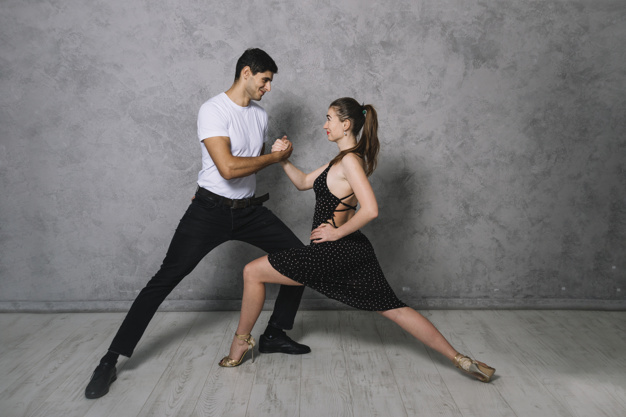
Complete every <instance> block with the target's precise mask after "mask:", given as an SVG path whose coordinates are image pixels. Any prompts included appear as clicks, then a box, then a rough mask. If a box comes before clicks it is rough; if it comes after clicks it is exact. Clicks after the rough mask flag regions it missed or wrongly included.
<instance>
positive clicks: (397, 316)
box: [378, 307, 496, 382]
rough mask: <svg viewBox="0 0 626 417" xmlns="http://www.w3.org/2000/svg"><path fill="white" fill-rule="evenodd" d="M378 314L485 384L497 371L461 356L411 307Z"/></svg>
mask: <svg viewBox="0 0 626 417" xmlns="http://www.w3.org/2000/svg"><path fill="white" fill-rule="evenodd" d="M378 313H379V314H381V315H382V316H384V317H387V318H388V319H390V320H392V321H393V322H395V323H396V324H398V325H399V326H400V327H402V328H403V329H404V330H406V331H407V332H409V333H410V334H411V335H412V336H413V337H415V338H416V339H417V340H419V341H421V342H422V343H424V344H425V345H426V346H428V347H430V348H432V349H434V350H436V351H437V352H439V353H441V354H442V355H443V356H445V357H446V358H448V359H450V360H451V361H452V363H453V364H454V366H456V367H457V368H459V369H461V370H462V371H464V372H466V373H468V374H470V375H472V376H474V377H475V378H478V379H479V380H481V381H483V382H489V381H490V380H491V377H492V376H493V374H494V372H495V371H496V370H495V369H494V368H492V367H490V366H488V365H486V364H484V363H482V362H478V361H475V360H473V359H471V358H468V357H467V356H464V355H461V354H460V353H459V352H457V351H456V349H454V348H453V347H452V345H450V343H449V342H448V341H447V340H446V338H445V337H443V335H442V334H441V333H440V332H439V330H437V328H436V327H435V326H434V325H433V324H432V323H431V322H430V321H429V320H428V319H427V318H426V317H424V316H422V315H421V314H420V313H418V312H417V311H415V310H413V309H412V308H410V307H402V308H396V309H393V310H387V311H379V312H378Z"/></svg>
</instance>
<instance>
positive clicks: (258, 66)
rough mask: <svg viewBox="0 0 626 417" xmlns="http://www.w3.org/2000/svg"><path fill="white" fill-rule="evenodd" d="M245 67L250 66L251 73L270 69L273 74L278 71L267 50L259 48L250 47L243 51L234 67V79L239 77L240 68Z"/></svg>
mask: <svg viewBox="0 0 626 417" xmlns="http://www.w3.org/2000/svg"><path fill="white" fill-rule="evenodd" d="M245 67H250V70H251V71H252V75H254V74H257V73H259V72H265V71H271V72H272V73H274V74H277V73H278V67H277V66H276V63H275V62H274V60H273V59H272V57H271V56H269V55H268V54H267V52H265V51H263V50H262V49H259V48H250V49H247V50H246V52H244V53H243V55H241V56H240V57H239V59H238V60H237V66H236V67H235V81H237V80H238V79H239V76H240V75H241V70H242V69H244V68H245Z"/></svg>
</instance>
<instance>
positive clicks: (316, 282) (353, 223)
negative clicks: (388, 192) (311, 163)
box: [220, 98, 495, 382]
mask: <svg viewBox="0 0 626 417" xmlns="http://www.w3.org/2000/svg"><path fill="white" fill-rule="evenodd" d="M326 119H327V120H326V123H325V124H324V129H325V130H326V134H327V135H328V140H329V141H331V142H334V143H336V144H337V146H338V147H339V154H338V155H337V156H336V157H335V158H334V159H333V160H332V161H331V162H330V163H328V164H326V165H324V166H322V167H320V168H318V169H317V170H315V171H313V172H311V173H309V174H305V173H303V172H302V171H300V170H299V169H298V168H296V167H295V166H294V165H293V164H291V162H289V161H284V162H282V165H283V169H284V170H285V173H286V174H287V176H288V177H289V179H290V180H291V182H293V183H294V185H295V186H296V188H298V190H301V191H302V190H308V189H311V188H313V189H314V191H315V198H316V204H315V214H314V217H313V231H312V232H311V244H310V245H309V246H306V247H304V248H293V249H288V250H286V251H282V252H278V253H273V254H270V255H268V256H264V257H262V258H259V259H257V260H255V261H253V262H251V263H249V264H248V265H246V267H245V268H244V273H243V276H244V291H243V300H242V306H241V317H240V320H239V325H238V327H237V332H236V333H235V338H234V339H233V343H232V345H231V348H230V354H229V356H227V357H225V358H224V359H222V361H221V362H220V366H223V367H233V366H238V365H239V364H241V362H242V360H243V358H244V357H245V355H246V353H247V352H248V350H251V349H252V348H253V347H254V346H255V341H254V339H253V338H252V336H251V335H250V332H251V331H252V328H253V327H254V324H255V323H256V320H257V318H258V317H259V314H260V313H261V310H262V308H263V303H264V301H265V283H275V284H284V285H306V286H309V287H311V288H313V289H315V290H316V291H319V292H321V293H322V294H324V295H326V296H328V297H329V298H333V299H336V300H339V301H341V302H343V303H345V304H347V305H349V306H352V307H355V308H358V309H361V310H369V311H377V312H378V313H379V314H381V315H383V316H384V317H387V318H389V319H391V320H392V321H394V322H395V323H397V324H398V325H400V327H402V328H403V329H404V330H406V331H408V332H409V333H410V334H411V335H413V336H414V337H415V338H417V339H418V340H420V341H421V342H423V343H424V344H426V345H427V346H429V347H430V348H432V349H434V350H436V351H437V352H439V353H441V354H443V355H444V356H446V357H447V358H448V359H450V360H451V361H452V362H453V363H454V365H455V366H456V367H457V368H459V369H461V370H463V371H465V372H466V373H469V374H470V375H473V376H474V377H476V378H478V379H479V380H480V381H483V382H489V381H490V379H491V377H492V375H493V374H494V372H495V369H494V368H491V367H489V366H487V365H485V364H484V363H482V362H478V361H475V360H473V359H470V358H468V357H467V356H464V355H462V354H460V353H459V352H457V351H456V350H455V349H454V348H453V347H452V346H451V345H450V343H448V341H447V340H446V339H445V338H444V337H443V335H442V334H441V333H440V332H439V331H438V330H437V328H436V327H435V326H434V325H433V324H432V323H431V322H430V321H428V319H426V318H425V317H424V316H422V315H421V314H420V313H418V312H417V311H415V310H413V309H412V308H410V307H408V306H407V305H406V304H404V303H403V302H402V301H400V300H399V299H398V298H397V297H396V295H395V294H394V292H393V290H392V289H391V287H390V286H389V284H388V283H387V280H386V279H385V277H384V275H383V273H382V271H381V269H380V265H379V264H378V260H377V259H376V255H375V254H374V250H373V248H372V246H371V244H370V242H369V240H368V239H367V238H366V237H365V235H363V233H361V232H360V230H359V229H361V228H362V227H363V226H365V225H366V224H367V223H369V222H370V221H372V220H373V219H375V218H376V217H377V216H378V205H377V203H376V197H375V196H374V191H373V190H372V187H371V185H370V183H369V181H368V179H367V177H368V176H369V175H371V174H372V172H374V169H375V167H376V158H377V156H378V148H379V142H378V134H377V131H378V118H377V115H376V110H375V109H374V107H372V106H371V105H369V104H368V105H365V106H361V105H360V104H359V103H358V102H357V101H356V100H354V99H352V98H340V99H337V100H335V101H333V102H332V103H331V105H330V108H329V109H328V114H327V115H326ZM361 130H363V132H362V133H361V135H360V136H359V132H361ZM357 138H358V140H357ZM289 145H290V143H289V142H288V141H287V140H286V138H283V139H282V140H281V139H279V140H277V141H276V142H275V144H274V146H273V147H272V151H277V150H282V149H285V148H287V147H288V146H289ZM337 196H344V197H341V198H340V197H337ZM357 204H360V205H361V208H360V209H359V210H358V211H357V210H356V206H357ZM253 360H254V358H253Z"/></svg>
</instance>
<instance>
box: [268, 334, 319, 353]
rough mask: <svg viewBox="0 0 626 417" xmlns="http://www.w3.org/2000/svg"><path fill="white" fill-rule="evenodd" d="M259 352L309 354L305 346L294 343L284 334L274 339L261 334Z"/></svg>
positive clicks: (308, 348)
mask: <svg viewBox="0 0 626 417" xmlns="http://www.w3.org/2000/svg"><path fill="white" fill-rule="evenodd" d="M259 352H261V353H287V354H289V355H302V354H305V353H309V352H311V348H310V347H308V346H306V345H302V344H300V343H296V342H294V341H293V340H291V338H290V337H289V336H287V335H286V334H282V335H280V336H275V337H268V336H265V335H264V334H263V335H261V337H260V338H259Z"/></svg>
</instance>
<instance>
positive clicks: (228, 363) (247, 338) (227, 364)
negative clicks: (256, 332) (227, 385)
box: [219, 333, 256, 368]
mask: <svg viewBox="0 0 626 417" xmlns="http://www.w3.org/2000/svg"><path fill="white" fill-rule="evenodd" d="M235 337H236V338H237V339H239V340H243V341H244V342H246V343H247V344H248V350H246V351H245V352H243V354H242V355H241V358H239V360H237V359H233V358H231V357H230V356H224V358H223V359H222V360H221V361H220V364H219V365H220V366H221V367H223V368H234V367H235V366H239V365H241V361H243V358H244V357H245V356H246V353H248V352H249V351H252V363H254V347H255V346H256V341H255V340H254V338H253V337H252V336H251V335H249V334H237V333H235Z"/></svg>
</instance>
